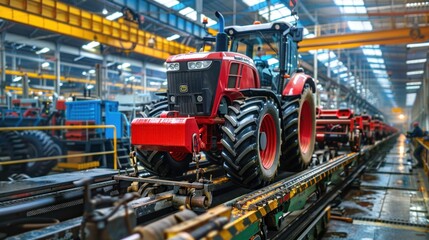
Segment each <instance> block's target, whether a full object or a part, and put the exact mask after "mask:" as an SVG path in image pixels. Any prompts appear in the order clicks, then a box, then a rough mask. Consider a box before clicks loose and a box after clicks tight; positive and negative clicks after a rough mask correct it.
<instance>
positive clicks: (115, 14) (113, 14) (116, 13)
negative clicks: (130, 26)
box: [106, 12, 124, 21]
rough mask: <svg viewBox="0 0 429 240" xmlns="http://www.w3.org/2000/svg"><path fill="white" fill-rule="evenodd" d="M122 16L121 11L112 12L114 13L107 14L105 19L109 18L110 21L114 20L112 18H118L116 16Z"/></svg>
mask: <svg viewBox="0 0 429 240" xmlns="http://www.w3.org/2000/svg"><path fill="white" fill-rule="evenodd" d="M122 16H124V14H123V13H121V12H114V13H112V14H110V15H109V16H107V17H106V19H107V20H110V21H114V20H116V19H118V18H120V17H122Z"/></svg>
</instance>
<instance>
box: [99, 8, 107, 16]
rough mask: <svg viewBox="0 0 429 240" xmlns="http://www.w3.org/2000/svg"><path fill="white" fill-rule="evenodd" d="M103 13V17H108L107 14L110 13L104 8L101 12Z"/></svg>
mask: <svg viewBox="0 0 429 240" xmlns="http://www.w3.org/2000/svg"><path fill="white" fill-rule="evenodd" d="M101 13H102V14H103V15H107V14H108V13H109V11H107V9H106V8H103V10H102V11H101Z"/></svg>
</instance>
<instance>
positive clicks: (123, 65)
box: [121, 62, 131, 69]
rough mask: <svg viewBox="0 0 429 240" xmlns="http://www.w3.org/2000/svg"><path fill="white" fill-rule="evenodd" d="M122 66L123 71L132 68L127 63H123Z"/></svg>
mask: <svg viewBox="0 0 429 240" xmlns="http://www.w3.org/2000/svg"><path fill="white" fill-rule="evenodd" d="M121 66H122V69H124V68H127V67H129V66H131V64H130V63H127V62H126V63H122V65H121Z"/></svg>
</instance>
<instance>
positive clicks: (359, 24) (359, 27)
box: [347, 21, 372, 31]
mask: <svg viewBox="0 0 429 240" xmlns="http://www.w3.org/2000/svg"><path fill="white" fill-rule="evenodd" d="M347 25H348V26H349V28H350V30H352V31H371V30H372V24H371V22H369V21H347Z"/></svg>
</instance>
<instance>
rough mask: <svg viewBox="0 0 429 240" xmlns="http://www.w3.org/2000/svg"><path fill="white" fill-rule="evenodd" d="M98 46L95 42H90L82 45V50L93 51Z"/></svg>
mask: <svg viewBox="0 0 429 240" xmlns="http://www.w3.org/2000/svg"><path fill="white" fill-rule="evenodd" d="M99 45H100V43H99V42H97V41H92V42H90V43H87V44H85V45H82V48H83V49H86V50H89V51H93V50H94V48H95V47H98V46H99Z"/></svg>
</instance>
